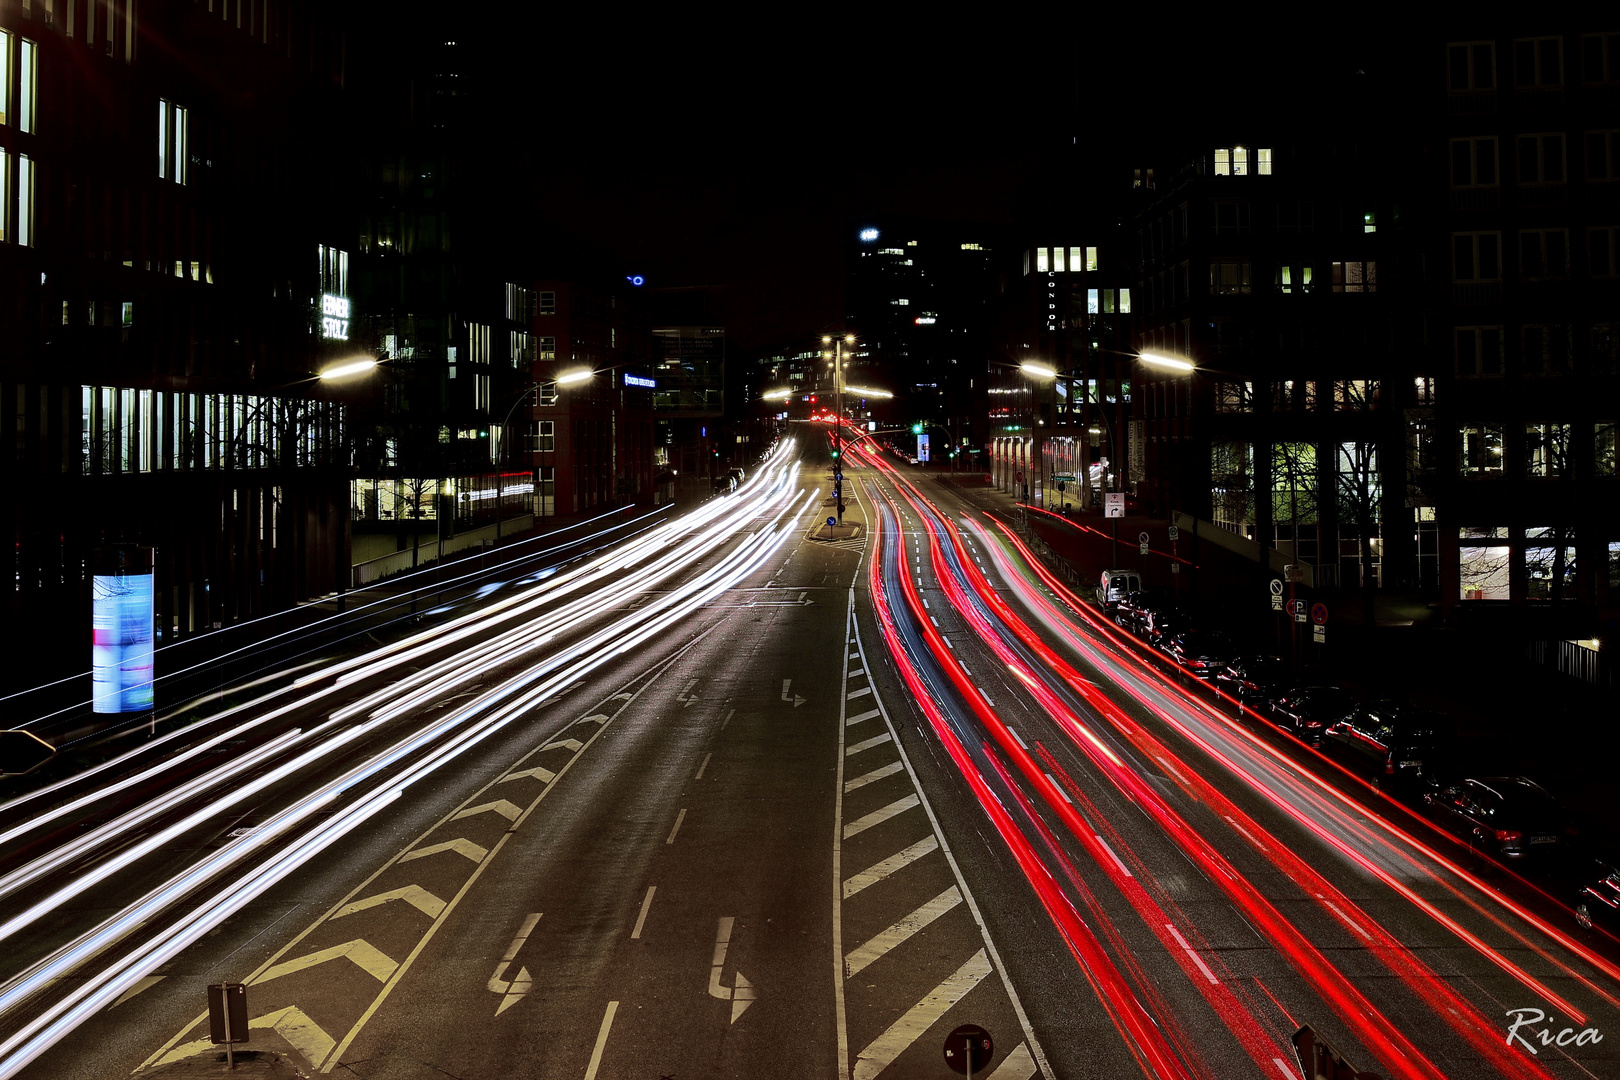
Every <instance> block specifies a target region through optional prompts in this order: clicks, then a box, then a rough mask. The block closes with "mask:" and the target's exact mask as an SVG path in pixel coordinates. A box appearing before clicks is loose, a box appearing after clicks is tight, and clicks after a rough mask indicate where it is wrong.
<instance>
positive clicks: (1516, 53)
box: [1513, 37, 1564, 87]
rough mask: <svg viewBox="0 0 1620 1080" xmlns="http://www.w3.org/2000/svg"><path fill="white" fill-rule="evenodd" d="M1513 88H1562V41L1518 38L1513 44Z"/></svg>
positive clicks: (1547, 38)
mask: <svg viewBox="0 0 1620 1080" xmlns="http://www.w3.org/2000/svg"><path fill="white" fill-rule="evenodd" d="M1513 85H1514V86H1530V87H1533V86H1563V85H1564V39H1563V38H1557V37H1543V38H1520V39H1519V40H1518V41H1515V42H1514V43H1513Z"/></svg>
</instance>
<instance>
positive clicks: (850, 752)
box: [844, 731, 893, 757]
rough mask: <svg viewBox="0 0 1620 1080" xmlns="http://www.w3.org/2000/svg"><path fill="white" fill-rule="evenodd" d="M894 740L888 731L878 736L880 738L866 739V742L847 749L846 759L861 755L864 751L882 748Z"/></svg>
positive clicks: (845, 751) (845, 752)
mask: <svg viewBox="0 0 1620 1080" xmlns="http://www.w3.org/2000/svg"><path fill="white" fill-rule="evenodd" d="M892 738H893V736H891V735H890V734H889V733H888V732H887V731H885V732H884V733H883V734H882V735H878V736H875V737H873V738H870V739H866V740H864V741H862V742H858V743H855V744H854V745H853V746H848V747H845V749H844V756H845V757H854V756H855V755H856V754H858V753H860V752H861V751H862V750H870V749H872V747H874V746H882V745H883V744H884V743H886V742H889V741H890V740H891V739H892Z"/></svg>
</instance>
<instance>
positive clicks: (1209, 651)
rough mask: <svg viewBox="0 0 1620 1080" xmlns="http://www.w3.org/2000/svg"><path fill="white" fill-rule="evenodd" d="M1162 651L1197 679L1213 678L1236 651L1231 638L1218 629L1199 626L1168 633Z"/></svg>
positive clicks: (1223, 668)
mask: <svg viewBox="0 0 1620 1080" xmlns="http://www.w3.org/2000/svg"><path fill="white" fill-rule="evenodd" d="M1164 651H1165V652H1166V653H1167V654H1168V655H1169V657H1170V659H1172V660H1174V661H1175V662H1176V664H1177V665H1178V666H1180V667H1183V668H1186V669H1187V671H1188V672H1190V673H1191V674H1193V675H1196V676H1198V678H1200V679H1213V678H1214V677H1215V673H1216V672H1218V671H1223V670H1225V668H1226V665H1227V664H1229V663H1230V662H1231V660H1232V657H1233V656H1235V655H1236V654H1237V646H1236V645H1233V644H1232V639H1231V638H1229V637H1227V636H1226V635H1225V634H1224V633H1222V632H1221V631H1219V630H1200V629H1198V628H1197V627H1193V628H1192V629H1190V630H1182V631H1180V632H1179V633H1176V634H1173V635H1171V637H1170V639H1169V640H1168V641H1166V642H1165V646H1164Z"/></svg>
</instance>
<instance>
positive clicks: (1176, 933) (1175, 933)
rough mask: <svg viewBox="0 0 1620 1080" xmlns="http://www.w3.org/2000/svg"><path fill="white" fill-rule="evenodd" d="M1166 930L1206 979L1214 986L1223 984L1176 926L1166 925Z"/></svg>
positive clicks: (1172, 924)
mask: <svg viewBox="0 0 1620 1080" xmlns="http://www.w3.org/2000/svg"><path fill="white" fill-rule="evenodd" d="M1164 928H1165V929H1166V930H1168V931H1170V935H1171V936H1172V937H1174V938H1175V939H1176V944H1177V945H1180V946H1181V948H1182V951H1183V952H1185V953H1186V954H1187V955H1188V956H1190V957H1192V962H1193V963H1195V964H1197V965H1198V970H1199V971H1202V972H1203V973H1204V978H1206V979H1208V980H1209V981H1210V982H1211V983H1212V984H1214V985H1216V986H1219V985H1220V984H1221V980H1219V979H1217V978H1216V977H1215V973H1214V972H1213V971H1211V970H1209V965H1208V964H1206V963H1204V958H1203V957H1202V956H1199V955H1198V953H1197V951H1196V950H1194V949H1193V947H1192V946H1191V945H1189V944H1187V939H1186V938H1184V937H1182V936H1181V931H1180V930H1177V929H1176V927H1175V924H1174V923H1165V924H1164Z"/></svg>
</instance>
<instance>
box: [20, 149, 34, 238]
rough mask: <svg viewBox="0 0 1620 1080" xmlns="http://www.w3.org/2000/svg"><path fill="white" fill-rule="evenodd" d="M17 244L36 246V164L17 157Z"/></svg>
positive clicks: (26, 157) (25, 158)
mask: <svg viewBox="0 0 1620 1080" xmlns="http://www.w3.org/2000/svg"><path fill="white" fill-rule="evenodd" d="M17 243H18V244H20V245H21V246H23V247H33V246H34V162H33V159H32V158H30V157H29V156H28V155H27V154H18V155H17Z"/></svg>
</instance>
